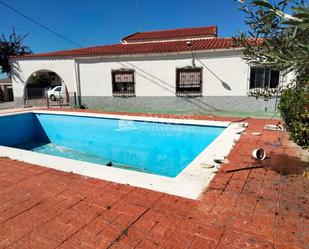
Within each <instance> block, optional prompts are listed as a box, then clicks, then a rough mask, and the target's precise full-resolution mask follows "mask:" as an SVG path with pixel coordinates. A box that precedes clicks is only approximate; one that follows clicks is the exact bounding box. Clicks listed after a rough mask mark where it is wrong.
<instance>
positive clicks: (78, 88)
mask: <svg viewBox="0 0 309 249" xmlns="http://www.w3.org/2000/svg"><path fill="white" fill-rule="evenodd" d="M74 63H75V78H76V90H77V91H76V92H77V105H78V106H79V107H80V106H81V105H82V96H81V87H80V70H79V63H78V62H77V61H76V60H74Z"/></svg>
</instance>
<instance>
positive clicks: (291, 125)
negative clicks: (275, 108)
mask: <svg viewBox="0 0 309 249" xmlns="http://www.w3.org/2000/svg"><path fill="white" fill-rule="evenodd" d="M279 110H280V113H281V116H282V119H283V120H284V123H285V126H286V128H287V130H288V131H289V132H290V137H291V139H292V140H293V141H294V142H295V143H297V144H298V145H300V146H301V147H303V148H309V87H308V84H306V85H305V86H302V87H294V88H289V89H286V90H284V91H283V93H282V95H281V99H280V103H279Z"/></svg>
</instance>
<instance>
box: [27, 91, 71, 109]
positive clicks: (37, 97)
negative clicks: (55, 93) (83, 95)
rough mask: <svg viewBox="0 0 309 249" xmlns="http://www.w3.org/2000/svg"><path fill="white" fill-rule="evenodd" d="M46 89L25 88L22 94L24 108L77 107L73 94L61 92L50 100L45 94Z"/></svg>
mask: <svg viewBox="0 0 309 249" xmlns="http://www.w3.org/2000/svg"><path fill="white" fill-rule="evenodd" d="M47 91H48V89H47V88H27V89H26V90H25V94H24V100H23V102H24V106H26V107H31V106H41V107H47V108H49V107H60V108H65V107H74V106H76V105H77V97H76V93H75V92H63V93H61V94H60V96H59V97H57V98H56V99H54V100H52V99H51V98H50V96H48V94H47Z"/></svg>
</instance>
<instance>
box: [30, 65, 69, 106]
mask: <svg viewBox="0 0 309 249" xmlns="http://www.w3.org/2000/svg"><path fill="white" fill-rule="evenodd" d="M59 87H60V89H61V90H60V91H59ZM53 90H54V91H53ZM56 90H57V91H56ZM47 97H48V98H49V99H50V100H52V101H56V100H61V101H62V102H63V103H65V104H66V103H68V102H69V94H68V90H67V86H66V84H65V82H64V81H63V80H62V78H61V77H60V76H59V75H58V74H57V73H55V72H54V71H51V70H46V69H42V70H38V71H35V72H33V73H32V74H31V75H30V76H29V77H28V79H27V80H26V83H25V88H24V99H25V100H26V101H29V100H31V101H32V102H35V101H36V102H37V103H39V102H40V101H41V100H42V99H46V98H47Z"/></svg>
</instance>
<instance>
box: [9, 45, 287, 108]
mask: <svg viewBox="0 0 309 249" xmlns="http://www.w3.org/2000/svg"><path fill="white" fill-rule="evenodd" d="M194 56H195V58H196V59H195V64H196V66H197V67H202V68H203V87H202V89H203V97H198V98H183V97H176V92H175V86H176V68H180V67H186V66H191V65H192V55H191V54H182V55H179V54H178V55H177V54H173V55H171V54H168V55H151V56H150V55H147V56H143V55H140V56H114V57H101V58H80V59H76V60H73V59H52V58H50V59H24V60H16V61H12V65H13V69H14V70H13V78H12V79H13V88H14V95H15V102H16V104H21V100H22V96H23V93H24V86H25V82H26V81H27V79H28V77H29V76H30V75H31V74H32V73H33V72H35V71H38V70H42V69H46V70H50V71H53V72H55V73H57V74H58V75H59V76H60V77H61V78H62V80H63V82H64V83H65V84H66V86H67V89H68V91H69V92H77V93H78V92H79V90H80V93H81V99H82V103H84V104H86V106H87V107H89V108H93V107H100V108H104V109H110V110H117V109H119V110H127V111H130V110H132V111H134V110H141V111H142V110H149V111H151V110H154V111H160V110H163V111H164V110H167V111H169V110H175V111H195V112H196V111H248V112H264V111H273V110H274V109H275V102H276V99H275V98H272V99H270V100H268V101H264V100H262V99H255V98H254V97H249V96H248V92H249V75H250V67H249V65H248V64H246V62H245V61H243V60H242V59H241V51H239V50H235V51H233V50H231V51H215V52H214V51H212V52H205V53H198V54H195V55H194ZM120 68H129V69H134V70H135V83H136V84H135V93H136V97H130V98H120V97H113V95H112V79H111V71H112V70H115V69H120ZM287 78H288V79H290V78H291V76H288V77H287ZM79 85H80V89H78V86H79Z"/></svg>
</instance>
